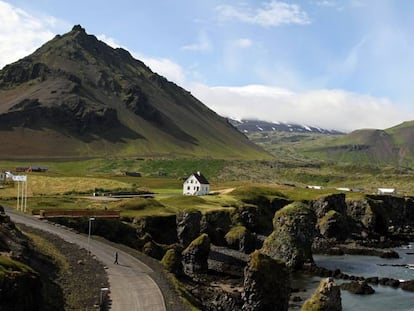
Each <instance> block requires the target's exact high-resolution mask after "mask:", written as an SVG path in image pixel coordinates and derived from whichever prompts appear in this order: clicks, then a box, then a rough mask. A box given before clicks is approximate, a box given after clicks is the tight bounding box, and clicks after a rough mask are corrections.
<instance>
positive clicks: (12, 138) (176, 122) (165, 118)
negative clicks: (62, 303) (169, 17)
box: [0, 26, 269, 159]
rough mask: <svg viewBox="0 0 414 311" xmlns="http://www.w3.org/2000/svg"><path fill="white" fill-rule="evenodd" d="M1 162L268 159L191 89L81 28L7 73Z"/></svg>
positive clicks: (0, 74)
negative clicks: (102, 158)
mask: <svg viewBox="0 0 414 311" xmlns="http://www.w3.org/2000/svg"><path fill="white" fill-rule="evenodd" d="M0 145H1V146H2V148H1V151H0V156H1V157H27V156H29V157H94V156H108V155H110V156H132V155H133V156H136V155H139V156H158V155H159V156H197V157H213V158H243V159H254V158H268V157H269V155H268V154H267V153H266V152H264V151H263V150H262V149H260V148H259V147H257V146H256V145H254V144H253V143H251V142H250V141H249V140H248V139H247V138H246V137H245V136H244V135H243V134H241V133H239V132H238V131H237V130H236V129H234V128H233V126H231V125H230V124H229V123H228V122H227V120H226V119H224V118H222V117H220V116H218V115H217V114H216V113H215V112H213V111H212V110H210V109H209V108H207V107H206V106H205V105H203V104H202V103H201V102H200V101H198V100H197V99H196V98H194V97H193V96H192V95H191V94H190V93H189V92H188V91H186V90H184V89H183V88H181V87H179V86H177V85H176V84H174V83H172V82H169V81H168V80H167V79H165V78H163V77H161V76H159V75H157V74H156V73H154V72H152V71H151V70H150V69H149V68H148V67H147V66H145V64H144V63H142V62H140V61H139V60H136V59H134V58H133V57H132V56H131V55H130V54H129V53H128V52H127V51H125V50H123V49H120V48H117V49H113V48H111V47H109V46H108V45H106V44H105V43H103V42H101V41H99V40H97V39H96V37H95V36H93V35H88V34H87V33H86V32H85V30H84V29H83V28H82V27H80V26H75V27H74V28H73V29H72V31H70V32H69V33H67V34H65V35H62V36H60V35H58V36H56V37H55V38H54V39H52V40H51V41H49V42H47V43H46V44H44V45H43V46H42V47H40V48H39V49H38V50H37V51H35V52H34V53H33V54H32V55H29V56H27V57H25V58H23V59H21V60H19V61H18V62H16V63H13V64H11V65H8V66H6V67H4V68H3V69H2V70H1V71H0Z"/></svg>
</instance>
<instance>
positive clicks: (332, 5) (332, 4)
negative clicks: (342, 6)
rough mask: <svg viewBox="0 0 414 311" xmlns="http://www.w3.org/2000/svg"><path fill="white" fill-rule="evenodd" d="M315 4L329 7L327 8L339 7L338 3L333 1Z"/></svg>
mask: <svg viewBox="0 0 414 311" xmlns="http://www.w3.org/2000/svg"><path fill="white" fill-rule="evenodd" d="M315 4H316V5H317V6H321V7H327V8H334V7H336V6H337V5H338V4H337V3H336V1H332V0H322V1H315Z"/></svg>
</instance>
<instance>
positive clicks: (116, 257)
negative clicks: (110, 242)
mask: <svg viewBox="0 0 414 311" xmlns="http://www.w3.org/2000/svg"><path fill="white" fill-rule="evenodd" d="M114 264H117V265H119V263H118V252H115V261H114Z"/></svg>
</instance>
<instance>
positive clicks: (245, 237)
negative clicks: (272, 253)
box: [224, 226, 256, 254]
mask: <svg viewBox="0 0 414 311" xmlns="http://www.w3.org/2000/svg"><path fill="white" fill-rule="evenodd" d="M224 238H225V239H226V242H227V244H228V246H229V247H230V248H233V249H235V250H238V251H240V252H245V253H246V254H250V253H251V252H252V251H253V250H254V247H255V244H256V243H255V242H256V241H255V237H254V236H253V235H252V234H251V232H250V231H249V230H248V229H246V227H244V226H235V227H233V228H231V229H230V231H229V232H227V234H226V236H225V237H224Z"/></svg>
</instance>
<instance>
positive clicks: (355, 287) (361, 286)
mask: <svg viewBox="0 0 414 311" xmlns="http://www.w3.org/2000/svg"><path fill="white" fill-rule="evenodd" d="M341 289H343V290H347V291H349V292H350V293H352V294H356V295H371V294H373V293H375V290H374V289H373V288H372V287H371V286H369V285H368V283H367V282H366V281H353V282H350V283H343V284H341Z"/></svg>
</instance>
